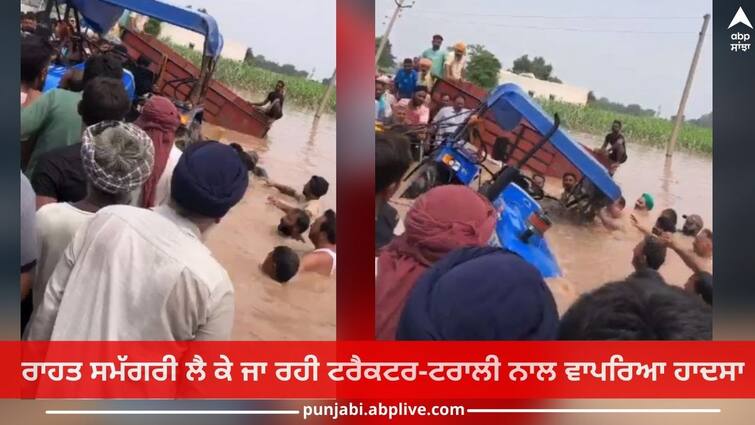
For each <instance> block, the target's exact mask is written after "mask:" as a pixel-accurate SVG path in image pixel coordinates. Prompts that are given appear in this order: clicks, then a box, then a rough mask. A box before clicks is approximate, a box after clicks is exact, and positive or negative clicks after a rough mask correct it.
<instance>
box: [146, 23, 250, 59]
mask: <svg viewBox="0 0 755 425" xmlns="http://www.w3.org/2000/svg"><path fill="white" fill-rule="evenodd" d="M160 37H161V38H162V37H167V38H170V41H172V42H173V43H176V44H178V45H181V46H186V47H191V48H192V49H194V50H196V51H198V52H202V49H203V48H204V36H203V35H202V34H199V33H196V32H194V31H189V30H186V29H183V28H181V27H177V26H175V25H171V24H167V23H165V22H162V23H161V24H160ZM246 49H247V46H245V45H243V44H241V43H237V42H235V41H231V40H228V39H224V40H223V50H222V51H221V52H220V57H223V58H226V59H232V60H237V61H243V60H244V57H245V56H246Z"/></svg>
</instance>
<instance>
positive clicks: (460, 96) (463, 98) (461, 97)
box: [454, 94, 467, 102]
mask: <svg viewBox="0 0 755 425" xmlns="http://www.w3.org/2000/svg"><path fill="white" fill-rule="evenodd" d="M459 98H460V99H461V100H463V101H464V102H466V101H467V98H466V97H464V95H463V94H457V95H456V96H454V100H456V99H459Z"/></svg>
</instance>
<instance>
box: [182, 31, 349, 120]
mask: <svg viewBox="0 0 755 425" xmlns="http://www.w3.org/2000/svg"><path fill="white" fill-rule="evenodd" d="M171 47H172V48H173V49H174V50H175V51H176V52H177V53H178V54H180V55H181V56H183V57H185V58H187V59H188V60H190V61H191V62H192V63H193V64H194V65H197V66H199V65H200V64H201V63H202V55H201V53H199V52H195V51H194V50H191V49H189V48H186V47H183V46H178V45H175V44H173V45H171ZM213 78H215V79H216V80H218V81H220V82H222V83H223V84H226V85H228V86H230V87H231V88H233V89H236V90H239V89H241V90H245V91H248V92H251V93H252V94H253V95H255V96H256V95H259V96H260V99H261V97H262V96H264V95H265V94H267V93H268V92H270V91H271V90H272V89H273V88H274V87H275V83H276V82H277V81H278V80H283V81H284V82H285V83H286V102H287V103H288V102H290V103H292V104H295V105H297V106H299V107H302V108H312V109H314V108H317V106H318V105H319V104H320V100H321V99H322V97H323V96H324V95H325V91H326V90H327V86H325V85H323V84H321V83H320V82H319V81H312V80H308V79H305V78H302V77H298V76H290V75H283V74H279V73H276V72H272V71H268V70H265V69H260V68H257V67H254V66H250V65H248V64H246V63H244V62H240V61H235V60H231V59H225V58H220V60H219V61H218V65H217V67H216V68H215V74H214V75H213ZM260 99H252V100H260ZM326 110H328V111H330V112H335V110H336V95H335V92H334V93H332V94H331V95H330V96H329V97H328V101H327V102H326Z"/></svg>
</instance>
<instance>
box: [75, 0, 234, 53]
mask: <svg viewBox="0 0 755 425" xmlns="http://www.w3.org/2000/svg"><path fill="white" fill-rule="evenodd" d="M61 2H62V1H61ZM67 2H68V3H70V4H71V5H73V6H74V7H75V8H76V9H77V10H78V11H79V12H80V13H81V15H82V16H83V17H84V20H85V21H86V24H87V26H89V27H90V28H92V29H93V30H95V31H97V32H99V33H105V32H108V31H109V30H110V29H111V28H112V27H113V26H114V25H115V23H116V22H118V20H119V19H120V18H121V16H122V15H123V11H124V9H125V10H130V11H133V12H136V13H139V14H142V15H145V16H149V17H152V18H155V19H157V20H158V21H162V22H167V23H169V24H172V25H175V26H178V27H181V28H185V29H187V30H190V31H194V32H197V33H200V34H202V35H204V36H205V46H204V47H205V54H206V55H208V56H212V57H217V56H219V55H220V52H221V51H222V50H223V36H222V35H221V34H220V30H219V29H218V23H217V22H216V21H215V18H213V17H212V16H210V15H207V14H206V13H202V12H197V11H196V10H192V9H189V8H186V7H179V6H174V5H172V4H168V3H165V2H161V1H156V0H67Z"/></svg>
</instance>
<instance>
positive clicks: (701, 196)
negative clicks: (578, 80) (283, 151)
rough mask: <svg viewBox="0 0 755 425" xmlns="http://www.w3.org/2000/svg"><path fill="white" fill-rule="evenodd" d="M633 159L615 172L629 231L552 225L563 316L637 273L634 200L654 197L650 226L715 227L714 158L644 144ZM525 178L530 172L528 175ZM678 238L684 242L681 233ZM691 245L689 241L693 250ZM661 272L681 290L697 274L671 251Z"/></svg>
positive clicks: (595, 143)
mask: <svg viewBox="0 0 755 425" xmlns="http://www.w3.org/2000/svg"><path fill="white" fill-rule="evenodd" d="M570 134H571V135H572V136H574V137H575V138H576V139H577V140H578V141H580V142H582V143H584V144H585V145H587V146H590V147H599V146H600V145H601V143H602V141H603V140H602V137H598V136H594V135H590V134H584V133H576V132H570ZM628 156H629V160H628V161H627V162H626V163H624V164H622V165H621V167H620V168H619V170H618V171H617V172H616V175H615V180H616V182H617V183H618V184H619V186H620V187H621V191H622V194H623V195H624V197H625V198H626V200H627V209H626V210H625V216H626V217H625V219H626V228H627V230H626V231H625V232H609V231H607V230H606V229H605V228H604V227H603V226H601V225H599V224H597V223H596V224H588V225H577V224H574V223H572V222H569V221H568V220H565V219H562V218H560V217H558V216H554V217H552V218H553V221H554V224H553V227H552V228H551V229H550V230H549V231H548V233H547V234H546V238H547V240H548V243H549V244H550V247H551V250H552V251H553V253H554V255H555V256H556V258H557V259H558V263H559V265H560V266H561V271H562V276H561V277H559V278H555V279H548V284H549V286H550V288H551V291H552V292H553V295H554V297H555V299H556V303H557V304H558V309H559V312H560V313H561V314H563V313H564V312H565V311H566V309H567V308H568V307H569V306H570V305H571V304H572V303H573V302H574V301H575V300H576V298H577V297H578V296H579V295H580V294H582V293H585V292H589V291H591V290H593V289H595V288H597V287H600V286H602V285H603V284H605V283H607V282H611V281H615V280H621V279H624V278H625V277H626V276H628V275H629V274H631V273H632V272H633V268H632V264H631V259H632V250H633V249H634V247H635V245H636V244H637V243H638V242H639V241H640V240H641V239H642V235H641V234H640V233H639V231H637V230H636V229H635V228H634V227H633V226H631V224H630V222H629V216H630V214H631V213H632V211H631V210H632V206H633V205H634V201H635V200H636V199H637V198H638V197H639V196H640V195H642V193H643V192H648V193H651V194H652V195H653V197H654V198H655V207H654V209H653V211H651V212H650V214H649V215H648V216H647V217H644V218H643V217H641V218H640V219H641V220H642V221H643V222H645V223H647V224H648V225H651V224H652V222H654V221H655V219H656V218H657V217H658V214H659V213H660V211H661V210H663V209H665V208H674V209H675V210H676V212H677V214H678V216H679V222H678V223H677V227H678V228H681V227H682V224H683V222H684V221H683V219H682V217H681V216H682V214H699V215H700V216H701V217H702V218H703V221H704V223H705V227H708V228H712V219H713V191H712V187H713V186H712V182H713V168H712V161H711V158H710V157H709V156H704V155H698V154H693V153H688V152H676V153H674V157H673V161H672V162H671V163H670V164H669V163H667V161H666V155H665V151H662V150H659V149H656V148H652V147H649V146H645V145H639V144H632V143H631V141H630V142H629V145H628ZM525 174H529V172H527V171H525ZM561 191H562V189H561V182H560V180H559V179H553V178H548V181H547V183H546V193H548V194H549V195H552V196H556V197H558V196H559V195H560V194H561ZM392 203H393V204H394V205H395V206H396V207H397V209H398V210H399V212H400V214H401V215H402V216H403V215H404V214H405V213H406V211H407V210H408V208H409V205H410V201H407V200H406V199H401V200H394V201H393V202H392ZM678 237H680V238H682V236H681V235H678ZM691 244H692V241H691V239H689V245H690V247H691ZM660 273H661V274H662V275H663V276H664V278H665V279H666V280H667V281H668V283H670V284H673V285H678V286H682V285H684V282H686V280H687V278H689V276H690V275H691V274H692V272H691V271H690V270H689V269H688V268H687V267H686V266H685V265H684V263H683V262H682V261H681V259H679V257H678V256H677V255H676V253H674V252H673V251H671V250H669V251H668V253H667V256H666V262H665V264H664V265H663V266H662V267H661V269H660Z"/></svg>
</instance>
